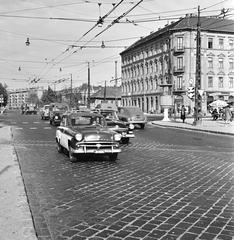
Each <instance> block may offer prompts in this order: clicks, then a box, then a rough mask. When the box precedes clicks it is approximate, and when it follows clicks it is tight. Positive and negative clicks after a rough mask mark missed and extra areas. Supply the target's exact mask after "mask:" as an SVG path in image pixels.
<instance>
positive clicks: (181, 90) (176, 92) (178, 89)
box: [172, 86, 186, 95]
mask: <svg viewBox="0 0 234 240" xmlns="http://www.w3.org/2000/svg"><path fill="white" fill-rule="evenodd" d="M172 92H173V94H174V95H179V94H182V93H185V92H186V88H185V86H174V87H173V89H172Z"/></svg>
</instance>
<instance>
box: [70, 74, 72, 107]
mask: <svg viewBox="0 0 234 240" xmlns="http://www.w3.org/2000/svg"><path fill="white" fill-rule="evenodd" d="M71 107H72V74H71V92H70V108H71Z"/></svg>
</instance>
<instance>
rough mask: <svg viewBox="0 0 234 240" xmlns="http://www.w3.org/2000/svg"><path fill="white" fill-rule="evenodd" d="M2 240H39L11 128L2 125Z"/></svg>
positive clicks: (0, 133) (0, 195)
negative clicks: (13, 143)
mask: <svg viewBox="0 0 234 240" xmlns="http://www.w3.org/2000/svg"><path fill="white" fill-rule="evenodd" d="M0 204H1V208H0V216H1V217H0V239H1V240H36V239H37V237H36V233H35V229H34V225H33V221H32V215H31V211H30V208H29V204H28V199H27V195H26V192H25V188H24V183H23V180H22V176H21V171H20V166H19V162H18V159H17V155H16V153H15V149H14V147H13V145H12V139H11V129H10V127H8V126H4V125H3V124H2V123H1V122H0Z"/></svg>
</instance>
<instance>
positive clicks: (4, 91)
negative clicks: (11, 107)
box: [0, 83, 8, 107]
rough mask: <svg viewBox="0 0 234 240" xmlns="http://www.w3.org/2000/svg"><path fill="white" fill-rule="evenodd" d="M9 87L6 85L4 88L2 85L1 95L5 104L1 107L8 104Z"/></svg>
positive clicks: (0, 84) (0, 88) (0, 87)
mask: <svg viewBox="0 0 234 240" xmlns="http://www.w3.org/2000/svg"><path fill="white" fill-rule="evenodd" d="M6 88H7V85H6V84H4V86H3V85H2V83H0V95H2V96H3V103H1V106H4V107H5V106H6V105H7V103H8V94H7V90H6Z"/></svg>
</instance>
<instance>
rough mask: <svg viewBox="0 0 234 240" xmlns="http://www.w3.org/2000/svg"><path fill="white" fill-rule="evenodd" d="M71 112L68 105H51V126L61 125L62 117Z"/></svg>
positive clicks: (55, 103)
mask: <svg viewBox="0 0 234 240" xmlns="http://www.w3.org/2000/svg"><path fill="white" fill-rule="evenodd" d="M67 111H69V106H68V104H66V103H57V102H54V103H50V106H49V121H50V124H53V125H59V124H60V122H61V117H62V115H63V114H64V113H65V112H67Z"/></svg>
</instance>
